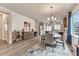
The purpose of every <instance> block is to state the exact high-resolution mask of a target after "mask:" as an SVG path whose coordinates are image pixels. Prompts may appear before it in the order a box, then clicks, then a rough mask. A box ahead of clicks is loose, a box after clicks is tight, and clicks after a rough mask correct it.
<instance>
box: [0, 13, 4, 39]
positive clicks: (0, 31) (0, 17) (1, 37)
mask: <svg viewBox="0 0 79 59" xmlns="http://www.w3.org/2000/svg"><path fill="white" fill-rule="evenodd" d="M2 39H3V28H2V14H0V40H2Z"/></svg>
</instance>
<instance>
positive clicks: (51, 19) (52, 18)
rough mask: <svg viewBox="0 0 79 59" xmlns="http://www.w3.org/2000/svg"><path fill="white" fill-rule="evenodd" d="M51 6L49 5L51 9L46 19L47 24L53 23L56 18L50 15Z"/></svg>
mask: <svg viewBox="0 0 79 59" xmlns="http://www.w3.org/2000/svg"><path fill="white" fill-rule="evenodd" d="M52 8H53V7H52V6H50V10H51V14H50V17H48V18H47V20H48V21H49V24H51V23H54V21H55V20H56V18H55V17H54V16H53V15H52Z"/></svg>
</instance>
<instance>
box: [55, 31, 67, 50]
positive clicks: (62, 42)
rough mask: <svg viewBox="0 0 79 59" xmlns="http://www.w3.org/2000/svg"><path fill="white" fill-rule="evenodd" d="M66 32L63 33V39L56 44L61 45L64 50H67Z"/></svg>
mask: <svg viewBox="0 0 79 59" xmlns="http://www.w3.org/2000/svg"><path fill="white" fill-rule="evenodd" d="M66 36H67V35H66V32H63V35H62V37H61V38H59V39H57V40H56V43H60V44H62V45H63V49H65V40H66Z"/></svg>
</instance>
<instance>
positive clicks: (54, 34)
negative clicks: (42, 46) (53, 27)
mask: <svg viewBox="0 0 79 59" xmlns="http://www.w3.org/2000/svg"><path fill="white" fill-rule="evenodd" d="M53 37H62V36H61V35H60V34H58V33H53Z"/></svg>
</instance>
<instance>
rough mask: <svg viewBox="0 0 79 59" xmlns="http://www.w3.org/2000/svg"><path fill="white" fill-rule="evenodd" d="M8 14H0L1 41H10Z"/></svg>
mask: <svg viewBox="0 0 79 59" xmlns="http://www.w3.org/2000/svg"><path fill="white" fill-rule="evenodd" d="M8 16H9V15H8V14H6V13H3V12H0V41H7V39H8Z"/></svg>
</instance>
